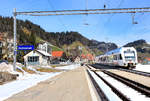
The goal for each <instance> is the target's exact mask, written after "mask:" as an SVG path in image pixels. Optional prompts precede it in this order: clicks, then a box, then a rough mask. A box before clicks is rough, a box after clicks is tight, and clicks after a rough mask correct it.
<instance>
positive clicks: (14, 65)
mask: <svg viewBox="0 0 150 101" xmlns="http://www.w3.org/2000/svg"><path fill="white" fill-rule="evenodd" d="M16 16H17V13H16V8H14V11H13V18H14V61H13V69H14V71H16V55H17V47H16V46H17V42H16V34H17V32H16Z"/></svg>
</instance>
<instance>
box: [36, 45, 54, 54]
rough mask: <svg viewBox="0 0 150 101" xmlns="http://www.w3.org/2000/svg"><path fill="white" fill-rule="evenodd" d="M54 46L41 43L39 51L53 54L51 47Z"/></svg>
mask: <svg viewBox="0 0 150 101" xmlns="http://www.w3.org/2000/svg"><path fill="white" fill-rule="evenodd" d="M52 46H53V45H52V44H50V43H49V42H41V43H39V44H38V47H37V49H38V50H41V51H44V52H46V53H49V54H51V52H52V49H51V47H52Z"/></svg>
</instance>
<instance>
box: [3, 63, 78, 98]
mask: <svg viewBox="0 0 150 101" xmlns="http://www.w3.org/2000/svg"><path fill="white" fill-rule="evenodd" d="M77 67H79V64H73V65H69V66H63V67H59V69H69V70H72V69H75V68H77ZM17 68H19V69H22V68H21V67H19V66H17ZM11 69H12V71H11V73H12V72H13V73H16V74H19V78H17V80H15V81H12V82H9V83H7V84H4V85H0V101H3V100H5V99H7V98H8V97H11V96H12V95H14V94H17V93H19V92H21V91H23V90H26V89H27V88H30V87H32V86H35V85H37V84H38V83H39V82H41V81H45V80H47V79H49V78H51V77H54V76H56V75H59V74H60V73H62V72H59V73H43V72H42V73H38V74H28V73H27V72H25V74H22V73H18V72H15V71H13V66H11ZM28 69H32V70H35V69H34V68H31V67H28ZM35 71H36V70H35Z"/></svg>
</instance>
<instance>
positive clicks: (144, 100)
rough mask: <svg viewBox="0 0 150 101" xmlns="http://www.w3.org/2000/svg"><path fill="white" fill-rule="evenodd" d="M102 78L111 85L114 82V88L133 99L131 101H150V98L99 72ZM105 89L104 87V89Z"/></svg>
mask: <svg viewBox="0 0 150 101" xmlns="http://www.w3.org/2000/svg"><path fill="white" fill-rule="evenodd" d="M97 73H98V74H99V75H100V76H102V77H104V79H105V80H107V81H108V82H109V83H110V84H112V82H113V86H115V87H116V88H117V89H118V90H119V91H121V92H122V93H123V94H124V95H126V96H127V97H128V98H130V99H131V101H150V98H148V97H146V96H145V95H142V94H141V93H139V92H137V91H135V90H134V89H132V88H130V87H128V86H126V85H125V84H123V83H121V82H119V81H117V80H115V79H114V78H112V77H110V76H108V75H106V74H104V73H102V72H97ZM102 88H103V87H102ZM110 101H115V100H110Z"/></svg>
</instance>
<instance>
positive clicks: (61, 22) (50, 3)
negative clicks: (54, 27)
mask: <svg viewBox="0 0 150 101" xmlns="http://www.w3.org/2000/svg"><path fill="white" fill-rule="evenodd" d="M47 1H48V4H49V5H50V7H51V8H52V10H55V7H54V6H53V4H52V2H51V1H50V0H47ZM57 19H58V21H59V22H60V24H61V25H62V26H63V27H64V28H65V29H66V30H67V27H66V25H65V24H64V23H63V21H62V20H61V18H60V17H59V16H57Z"/></svg>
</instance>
